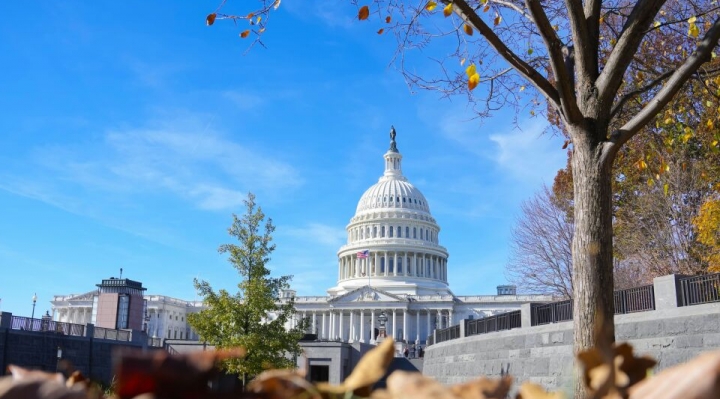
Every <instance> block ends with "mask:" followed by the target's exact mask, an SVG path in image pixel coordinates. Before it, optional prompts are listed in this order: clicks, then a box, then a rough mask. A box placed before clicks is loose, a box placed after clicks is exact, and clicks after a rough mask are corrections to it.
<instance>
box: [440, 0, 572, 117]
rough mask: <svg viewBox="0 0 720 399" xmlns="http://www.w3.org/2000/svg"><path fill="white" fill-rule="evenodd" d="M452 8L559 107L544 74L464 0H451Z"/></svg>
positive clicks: (558, 97) (556, 96)
mask: <svg viewBox="0 0 720 399" xmlns="http://www.w3.org/2000/svg"><path fill="white" fill-rule="evenodd" d="M452 4H453V5H454V7H453V10H454V11H455V13H456V14H457V15H458V16H460V18H462V20H463V21H465V23H468V24H470V25H472V26H473V27H474V28H475V29H476V30H477V31H478V32H480V34H481V35H483V36H484V37H485V40H487V42H488V44H490V45H491V46H492V47H493V48H494V49H495V51H497V53H498V54H499V55H500V56H501V57H502V58H503V59H505V61H507V62H508V63H509V64H510V66H512V67H513V68H514V69H515V70H516V71H518V73H520V74H521V75H522V76H523V77H525V79H527V80H528V81H529V82H530V83H532V84H533V86H535V87H536V88H537V89H538V91H540V92H541V93H542V94H543V95H544V96H545V97H546V98H547V99H548V101H549V102H550V104H551V105H552V106H553V107H555V108H556V109H557V110H561V108H560V95H559V94H558V92H557V90H556V89H555V87H554V86H553V85H552V84H551V83H550V82H549V81H548V80H547V79H545V77H544V76H542V75H541V74H540V73H538V71H537V70H535V68H533V67H531V66H530V65H529V64H528V63H527V62H525V61H524V60H523V59H522V58H520V57H518V56H517V54H515V53H514V52H513V51H512V50H511V49H510V48H508V47H507V46H506V45H505V43H503V41H502V40H501V39H500V38H499V37H498V36H497V35H496V34H495V32H493V31H492V29H490V27H489V26H488V25H487V24H486V23H485V21H483V20H482V18H480V16H479V15H478V14H477V13H476V12H475V10H473V8H472V7H470V5H469V4H468V3H467V2H466V1H465V0H453V2H452Z"/></svg>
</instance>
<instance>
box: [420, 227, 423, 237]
mask: <svg viewBox="0 0 720 399" xmlns="http://www.w3.org/2000/svg"><path fill="white" fill-rule="evenodd" d="M420 239H421V240H422V239H423V229H420Z"/></svg>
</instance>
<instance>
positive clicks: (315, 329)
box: [312, 310, 318, 334]
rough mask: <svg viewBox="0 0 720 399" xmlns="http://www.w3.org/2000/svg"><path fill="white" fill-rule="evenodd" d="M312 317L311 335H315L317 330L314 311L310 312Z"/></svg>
mask: <svg viewBox="0 0 720 399" xmlns="http://www.w3.org/2000/svg"><path fill="white" fill-rule="evenodd" d="M312 315H313V316H312V334H317V333H318V330H317V314H316V313H315V311H314V310H313V312H312Z"/></svg>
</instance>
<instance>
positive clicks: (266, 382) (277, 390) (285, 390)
mask: <svg viewBox="0 0 720 399" xmlns="http://www.w3.org/2000/svg"><path fill="white" fill-rule="evenodd" d="M248 391H249V392H255V393H260V394H262V395H263V396H264V397H267V398H278V399H281V398H282V399H284V398H304V399H321V398H322V397H321V395H320V392H319V391H318V390H317V388H315V386H314V385H313V384H311V383H310V382H309V381H308V380H306V379H305V376H304V375H303V374H302V373H299V372H297V371H294V370H268V371H264V372H262V373H261V374H260V375H259V376H257V377H255V378H254V379H253V380H252V381H250V384H248Z"/></svg>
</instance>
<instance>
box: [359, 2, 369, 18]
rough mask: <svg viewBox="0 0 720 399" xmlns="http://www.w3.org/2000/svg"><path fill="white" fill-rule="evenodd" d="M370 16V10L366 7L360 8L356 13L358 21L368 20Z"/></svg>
mask: <svg viewBox="0 0 720 399" xmlns="http://www.w3.org/2000/svg"><path fill="white" fill-rule="evenodd" d="M369 16H370V8H369V7H368V6H362V7H360V11H358V19H359V20H361V21H364V20H366V19H368V17H369Z"/></svg>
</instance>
